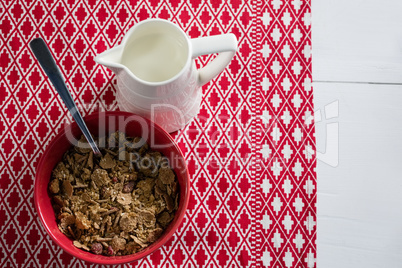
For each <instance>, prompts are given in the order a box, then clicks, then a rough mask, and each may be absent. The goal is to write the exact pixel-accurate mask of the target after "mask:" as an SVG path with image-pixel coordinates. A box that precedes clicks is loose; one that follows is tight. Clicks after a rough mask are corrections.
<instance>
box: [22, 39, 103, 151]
mask: <svg viewBox="0 0 402 268" xmlns="http://www.w3.org/2000/svg"><path fill="white" fill-rule="evenodd" d="M29 47H30V48H31V50H32V53H33V54H34V55H35V57H36V59H37V60H38V62H39V64H40V66H41V67H42V69H43V70H44V71H45V73H46V74H47V76H48V77H49V80H50V81H51V82H52V84H53V86H54V88H55V89H56V90H57V92H58V93H59V95H60V97H61V99H62V100H63V102H64V104H65V105H66V106H67V109H68V110H69V111H70V113H71V115H72V116H73V118H74V120H75V122H77V124H78V126H79V127H80V129H81V131H82V133H83V134H84V136H85V138H86V139H87V141H88V142H89V145H90V146H91V148H92V150H93V151H94V153H95V154H96V155H101V152H100V151H99V148H98V146H97V145H96V143H95V141H94V139H93V138H92V136H91V134H90V132H89V130H88V128H87V126H86V124H85V122H84V120H83V119H82V116H81V114H80V112H79V111H78V108H77V106H76V105H75V102H74V99H73V97H72V96H71V93H70V91H69V90H68V88H67V85H66V83H65V82H64V77H63V76H62V74H61V72H60V69H59V67H58V66H57V64H56V62H55V60H54V58H53V56H52V54H51V53H50V50H49V48H48V47H47V45H46V43H45V41H43V39H42V38H40V37H39V38H36V39H33V40H32V41H31V42H30V43H29Z"/></svg>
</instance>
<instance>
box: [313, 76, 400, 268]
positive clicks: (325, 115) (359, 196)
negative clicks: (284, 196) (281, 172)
mask: <svg viewBox="0 0 402 268" xmlns="http://www.w3.org/2000/svg"><path fill="white" fill-rule="evenodd" d="M314 99H315V100H314V102H315V103H314V104H315V109H316V113H315V115H316V118H317V122H316V137H317V151H318V161H317V178H318V189H317V190H318V196H317V267H325V268H332V267H334V268H335V267H336V268H338V267H342V268H347V267H350V268H356V267H365V268H368V267H373V268H374V267H401V264H402V254H401V252H402V209H401V204H402V195H401V192H402V175H401V173H402V171H401V170H402V169H401V167H402V105H401V102H402V86H401V85H373V84H372V85H368V84H353V83H351V84H349V83H314ZM334 125H335V126H337V128H334V127H333V126H334ZM329 126H332V127H329ZM336 132H337V133H336ZM331 143H332V144H335V145H336V146H332V149H330V150H329V149H328V148H331V146H330V144H331ZM333 147H338V151H334V150H333ZM326 154H332V156H330V157H329V156H328V155H327V156H326V157H325V155H326ZM328 159H329V161H328ZM334 159H335V160H336V159H337V160H338V161H334Z"/></svg>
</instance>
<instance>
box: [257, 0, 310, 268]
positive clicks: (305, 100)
mask: <svg viewBox="0 0 402 268" xmlns="http://www.w3.org/2000/svg"><path fill="white" fill-rule="evenodd" d="M257 14H258V16H259V18H260V20H261V23H257V39H258V38H259V37H260V38H261V42H260V43H261V46H262V47H263V48H262V49H261V50H259V49H258V46H257V51H260V53H262V57H257V58H259V59H260V60H259V61H258V62H257V72H261V80H262V81H263V82H262V83H261V85H260V87H257V92H258V93H257V96H258V97H259V98H260V99H261V100H262V104H263V105H262V110H261V111H260V113H261V116H260V117H259V121H258V122H257V128H259V131H258V132H257V133H258V135H257V159H259V158H261V160H260V163H261V164H260V169H259V172H257V177H258V178H259V180H260V181H261V184H259V185H260V188H257V196H256V197H257V206H260V207H261V209H262V214H259V215H257V217H259V218H257V232H256V234H257V248H258V249H257V264H259V265H257V266H261V267H315V265H316V263H315V260H316V259H315V258H316V255H315V253H316V245H315V233H316V216H315V215H316V214H315V208H316V207H315V201H316V176H315V157H314V155H313V154H312V152H313V151H314V148H315V140H314V136H313V133H314V115H312V114H313V112H312V111H314V109H313V103H312V86H311V37H310V36H311V20H310V16H311V15H310V14H311V8H310V1H303V0H289V1H283V0H272V1H265V2H264V3H263V4H261V6H258V7H257ZM257 19H258V18H257ZM257 85H258V84H257ZM258 89H259V90H258ZM257 113H258V111H257Z"/></svg>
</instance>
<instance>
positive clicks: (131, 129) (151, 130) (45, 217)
mask: <svg viewBox="0 0 402 268" xmlns="http://www.w3.org/2000/svg"><path fill="white" fill-rule="evenodd" d="M84 121H85V122H86V124H87V126H88V129H89V130H90V132H91V133H92V134H93V135H94V136H98V135H104V134H108V133H112V132H115V131H116V130H120V131H123V132H125V133H126V135H127V136H141V137H143V138H144V139H145V140H146V141H147V142H148V144H149V145H150V147H151V148H152V149H154V150H156V151H159V152H161V153H163V154H164V155H165V156H166V157H167V158H168V159H169V161H170V162H169V163H170V165H171V167H172V168H173V170H174V171H175V173H176V176H177V179H178V182H179V186H180V199H179V208H178V210H177V211H176V214H175V217H174V219H173V221H172V222H171V223H170V225H169V226H168V228H167V229H166V230H165V231H164V233H163V234H162V236H161V237H160V238H159V239H158V240H157V241H155V242H154V243H153V244H151V245H150V246H148V247H147V248H145V249H144V250H142V251H140V252H137V253H135V254H131V255H126V256H101V255H95V254H92V253H90V252H86V251H84V250H82V249H78V248H76V247H75V246H74V245H73V243H72V240H71V239H69V238H68V237H67V236H65V235H64V234H63V233H62V232H60V230H59V229H58V227H57V223H56V217H55V214H54V211H53V208H52V205H51V203H50V197H49V195H48V191H47V189H48V183H49V181H50V178H51V172H52V170H53V168H54V167H55V165H56V164H57V163H58V162H59V161H60V160H61V159H62V156H63V154H64V153H65V152H66V151H67V150H68V149H69V148H70V147H71V146H72V144H71V142H70V141H71V140H72V139H74V138H73V137H77V138H78V139H79V137H80V136H81V130H80V129H79V128H78V125H77V124H76V123H75V122H74V123H72V124H70V125H67V126H66V127H64V128H63V130H62V131H61V132H60V133H58V134H57V136H56V137H55V138H54V139H53V140H52V141H51V142H50V144H49V146H48V147H47V148H46V150H45V152H44V153H43V155H42V157H41V158H40V160H39V163H38V166H37V169H36V176H35V187H34V202H35V207H36V211H37V212H38V214H39V218H40V220H41V222H42V224H43V226H44V227H45V230H46V231H47V233H48V234H49V235H50V237H51V238H52V239H53V241H55V242H56V243H57V244H58V245H59V246H60V247H61V248H63V249H64V250H65V251H67V252H68V253H69V254H71V255H73V256H74V257H77V258H80V259H82V260H85V261H88V262H92V263H98V264H122V263H128V262H132V261H135V260H138V259H141V258H143V257H145V256H147V255H149V254H151V253H152V252H154V251H155V250H157V249H158V248H160V247H161V246H162V245H163V244H164V243H166V242H167V241H168V240H169V239H170V238H171V237H172V236H173V233H174V232H175V231H176V229H177V228H178V227H179V225H180V224H181V222H182V220H183V217H184V214H185V212H186V208H187V205H188V202H189V191H190V190H189V189H190V179H189V174H188V170H187V165H186V162H185V159H184V156H183V154H182V152H181V150H180V148H179V147H178V146H177V144H176V143H175V141H174V140H173V139H172V137H171V136H170V135H169V134H168V133H167V132H166V131H165V130H163V129H162V128H161V127H159V126H158V125H156V124H154V123H153V122H151V121H149V120H147V119H145V118H143V117H140V116H138V115H135V114H132V113H127V112H117V111H114V112H100V113H94V114H91V115H89V116H86V117H85V118H84Z"/></svg>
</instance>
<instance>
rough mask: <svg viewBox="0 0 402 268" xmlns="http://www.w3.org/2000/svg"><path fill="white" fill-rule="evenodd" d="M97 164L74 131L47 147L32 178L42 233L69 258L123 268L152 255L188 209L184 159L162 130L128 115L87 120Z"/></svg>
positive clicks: (111, 114)
mask: <svg viewBox="0 0 402 268" xmlns="http://www.w3.org/2000/svg"><path fill="white" fill-rule="evenodd" d="M84 120H85V122H86V124H87V126H88V129H89V130H90V132H91V133H92V135H93V136H94V139H95V141H96V142H97V144H98V146H99V147H100V149H101V152H102V155H101V156H95V155H94V154H93V152H92V150H91V148H90V146H89V145H88V143H87V142H86V140H85V138H83V137H82V135H81V132H80V129H79V128H78V126H77V124H76V123H72V124H67V125H66V126H65V127H64V128H63V129H62V130H61V131H60V132H59V133H58V134H57V135H56V137H55V138H54V139H53V140H52V141H51V142H50V144H49V145H48V146H47V148H46V149H45V151H44V153H43V155H42V157H41V158H40V160H39V162H38V165H37V168H36V175H35V186H34V202H35V207H36V210H37V212H38V214H39V218H40V221H41V222H42V224H43V226H44V228H45V230H46V231H47V233H48V234H49V235H50V237H51V238H52V239H53V240H54V241H55V242H56V243H57V244H58V245H59V246H60V247H61V248H63V249H64V250H65V251H67V252H68V253H69V254H71V255H73V256H75V257H77V258H80V259H82V260H85V261H88V262H92V263H98V264H122V263H128V262H132V261H135V260H138V259H141V258H143V257H145V256H147V255H149V254H150V253H152V252H154V251H155V250H157V249H158V248H160V247H161V246H163V244H164V243H166V242H167V241H168V240H169V239H171V238H172V236H173V234H174V232H175V231H176V230H177V228H178V227H179V226H180V224H181V222H182V220H183V217H184V214H185V211H186V208H187V205H188V202H189V188H190V186H189V184H190V179H189V174H188V170H187V165H186V162H185V159H184V156H183V154H182V152H181V150H180V148H179V147H178V146H177V144H176V143H175V141H174V140H173V139H172V137H171V136H170V135H169V134H168V133H167V132H166V131H165V130H163V129H162V128H161V127H159V126H158V125H156V124H154V123H153V122H151V121H149V120H147V119H145V118H143V117H140V116H138V115H135V114H132V113H127V112H119V111H114V112H99V113H94V114H91V115H89V116H86V117H85V118H84Z"/></svg>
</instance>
